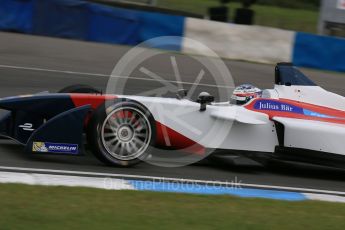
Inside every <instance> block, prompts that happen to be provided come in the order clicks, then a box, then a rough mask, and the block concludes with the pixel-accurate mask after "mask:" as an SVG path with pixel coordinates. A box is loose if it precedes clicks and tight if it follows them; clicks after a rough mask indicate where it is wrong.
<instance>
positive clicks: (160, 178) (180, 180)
mask: <svg viewBox="0 0 345 230" xmlns="http://www.w3.org/2000/svg"><path fill="white" fill-rule="evenodd" d="M0 170H13V171H16V172H23V171H25V172H35V173H37V172H41V173H53V174H54V173H59V174H69V175H86V176H103V177H114V178H121V179H132V180H134V179H144V180H154V181H166V182H168V181H171V182H181V183H195V184H198V183H199V184H212V185H214V184H217V185H219V186H241V187H248V188H258V189H275V190H284V191H292V192H303V193H318V194H328V195H340V196H345V192H340V191H331V190H320V189H308V188H299V187H285V186H274V185H260V184H246V183H234V182H221V181H210V180H192V179H181V178H170V177H155V176H143V175H129V174H112V173H96V172H85V171H68V170H54V169H36V168H23V167H5V166H0Z"/></svg>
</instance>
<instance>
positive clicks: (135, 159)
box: [86, 99, 156, 167]
mask: <svg viewBox="0 0 345 230" xmlns="http://www.w3.org/2000/svg"><path fill="white" fill-rule="evenodd" d="M139 127H140V129H139ZM86 134H87V142H88V145H89V148H90V149H91V150H92V152H93V154H94V155H95V156H96V157H97V158H98V159H99V160H100V161H102V162H103V163H105V164H107V165H109V166H120V167H130V166H133V165H135V164H138V163H140V162H141V161H143V160H145V159H146V158H147V157H148V156H149V155H150V152H151V151H152V148H153V146H154V143H155V138H156V128H155V120H154V118H153V116H152V114H151V113H150V112H149V111H148V109H146V108H145V107H144V106H143V105H141V104H140V103H137V102H135V101H131V100H125V99H117V100H115V101H114V102H113V103H109V102H107V103H105V104H103V105H102V106H100V107H99V108H98V109H97V110H96V111H95V112H94V113H93V115H92V117H91V120H90V122H89V124H88V126H87V131H86Z"/></svg>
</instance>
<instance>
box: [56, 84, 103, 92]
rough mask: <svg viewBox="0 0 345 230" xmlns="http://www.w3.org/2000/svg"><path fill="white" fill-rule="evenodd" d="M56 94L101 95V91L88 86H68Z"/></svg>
mask: <svg viewBox="0 0 345 230" xmlns="http://www.w3.org/2000/svg"><path fill="white" fill-rule="evenodd" d="M58 93H89V94H101V91H99V90H97V89H96V88H94V87H92V86H89V85H70V86H67V87H65V88H63V89H61V90H59V91H58Z"/></svg>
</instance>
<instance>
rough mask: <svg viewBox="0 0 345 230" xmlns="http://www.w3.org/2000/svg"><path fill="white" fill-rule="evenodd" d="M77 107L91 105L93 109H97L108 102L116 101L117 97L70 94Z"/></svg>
mask: <svg viewBox="0 0 345 230" xmlns="http://www.w3.org/2000/svg"><path fill="white" fill-rule="evenodd" d="M70 97H71V99H72V101H73V104H74V106H75V107H80V106H83V105H91V107H92V108H93V109H97V108H98V107H99V106H100V105H102V104H103V103H104V102H105V101H106V100H112V99H116V98H117V96H114V95H97V94H83V93H73V94H70Z"/></svg>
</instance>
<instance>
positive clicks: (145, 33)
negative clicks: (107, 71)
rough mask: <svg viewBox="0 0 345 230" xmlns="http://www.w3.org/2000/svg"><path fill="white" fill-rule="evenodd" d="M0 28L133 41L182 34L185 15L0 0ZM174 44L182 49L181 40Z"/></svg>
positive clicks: (71, 1)
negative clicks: (179, 42)
mask: <svg viewBox="0 0 345 230" xmlns="http://www.w3.org/2000/svg"><path fill="white" fill-rule="evenodd" d="M0 30H5V31H16V32H22V33H29V34H36V35H45V36H53V37H62V38H71V39H78V40H86V41H96V42H105V43H115V44H124V45H136V44H138V43H141V42H143V41H146V40H147V39H151V38H155V37H160V36H183V32H184V17H181V16H173V15H165V14H159V13H150V12H143V11H136V10H128V9H122V8H114V7H109V6H104V5H100V4H95V3H89V2H85V1H79V0H0ZM173 48H174V49H175V50H181V44H177V47H173Z"/></svg>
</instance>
